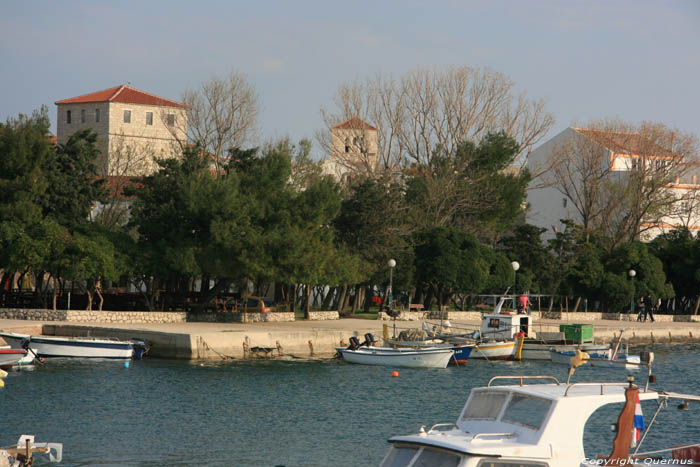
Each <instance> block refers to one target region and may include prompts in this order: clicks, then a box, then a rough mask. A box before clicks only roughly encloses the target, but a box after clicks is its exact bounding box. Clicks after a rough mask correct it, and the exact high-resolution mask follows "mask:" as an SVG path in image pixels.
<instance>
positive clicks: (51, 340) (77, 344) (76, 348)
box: [0, 332, 146, 359]
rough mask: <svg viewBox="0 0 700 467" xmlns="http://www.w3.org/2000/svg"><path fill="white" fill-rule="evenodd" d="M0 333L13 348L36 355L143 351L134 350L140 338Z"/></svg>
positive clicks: (122, 354) (118, 356) (95, 355)
mask: <svg viewBox="0 0 700 467" xmlns="http://www.w3.org/2000/svg"><path fill="white" fill-rule="evenodd" d="M0 337H1V338H2V339H4V340H5V342H7V344H9V345H10V347H12V348H13V349H20V350H27V351H29V353H32V354H33V355H34V356H35V357H38V358H57V357H69V358H108V359H129V358H133V357H135V356H136V357H137V358H140V356H141V355H142V352H143V351H140V350H137V352H136V353H135V352H134V345H136V346H137V347H139V348H142V347H143V348H145V347H146V346H145V342H143V341H134V340H131V341H125V340H119V339H110V338H92V337H60V336H35V335H29V334H15V333H7V332H0Z"/></svg>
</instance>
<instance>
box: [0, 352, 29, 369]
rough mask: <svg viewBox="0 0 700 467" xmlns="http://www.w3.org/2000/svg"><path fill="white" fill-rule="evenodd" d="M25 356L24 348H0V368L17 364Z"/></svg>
mask: <svg viewBox="0 0 700 467" xmlns="http://www.w3.org/2000/svg"><path fill="white" fill-rule="evenodd" d="M26 356H27V351H26V350H20V349H0V368H8V367H11V366H13V365H18V364H19V363H20V362H21V361H22V359H23V358H25V357H26Z"/></svg>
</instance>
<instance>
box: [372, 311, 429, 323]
mask: <svg viewBox="0 0 700 467" xmlns="http://www.w3.org/2000/svg"><path fill="white" fill-rule="evenodd" d="M427 317H428V315H427V314H426V312H423V311H401V312H399V315H398V316H397V317H396V321H420V320H422V319H425V318H427ZM377 319H378V320H379V321H391V320H393V319H394V318H392V317H391V316H389V315H387V314H386V313H385V312H383V311H380V312H379V313H378V314H377Z"/></svg>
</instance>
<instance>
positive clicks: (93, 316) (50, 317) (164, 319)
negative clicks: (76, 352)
mask: <svg viewBox="0 0 700 467" xmlns="http://www.w3.org/2000/svg"><path fill="white" fill-rule="evenodd" d="M339 318H340V317H339V315H338V312H337V311H312V312H311V315H310V320H311V321H323V320H337V319H339ZM0 319H19V320H27V321H66V322H76V323H79V322H86V323H114V324H120V323H121V324H150V323H153V324H170V323H187V322H204V323H242V322H244V320H243V313H240V312H238V313H234V312H223V313H220V312H178V311H97V310H91V311H88V310H56V311H54V310H44V309H29V308H6V309H0ZM294 320H295V319H294V313H291V312H273V313H247V316H246V321H245V322H248V323H260V322H284V321H294Z"/></svg>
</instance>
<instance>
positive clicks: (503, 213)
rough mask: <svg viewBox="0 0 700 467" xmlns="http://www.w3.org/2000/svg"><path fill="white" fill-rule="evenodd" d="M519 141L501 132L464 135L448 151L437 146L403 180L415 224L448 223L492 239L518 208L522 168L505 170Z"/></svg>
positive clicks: (517, 214)
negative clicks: (473, 138)
mask: <svg viewBox="0 0 700 467" xmlns="http://www.w3.org/2000/svg"><path fill="white" fill-rule="evenodd" d="M518 151H519V146H518V144H517V143H516V142H515V140H514V139H513V138H511V137H510V136H508V135H506V134H505V133H503V132H500V133H488V134H486V135H485V136H484V138H483V139H482V140H481V141H480V142H479V143H478V144H475V143H472V142H469V141H465V142H463V143H461V144H460V145H459V147H458V148H457V150H456V152H455V154H454V155H450V154H448V153H447V152H445V151H443V150H442V148H441V147H438V148H437V149H436V150H435V154H434V155H433V157H432V159H431V160H430V164H429V165H428V166H418V167H416V168H415V170H412V171H411V172H410V175H409V176H408V180H407V182H406V185H407V187H406V198H407V201H408V203H409V205H410V206H411V207H412V212H413V214H414V218H413V219H414V222H415V223H416V225H417V226H419V228H420V229H428V228H430V227H432V226H445V225H453V226H457V227H459V228H461V229H464V230H468V231H471V232H473V233H476V234H478V235H479V236H480V237H482V238H485V239H488V240H490V241H493V239H494V236H495V234H496V233H498V232H502V231H504V230H506V229H507V228H508V227H509V226H511V225H512V224H513V223H514V222H515V221H516V220H517V219H518V218H519V217H520V216H521V215H522V213H523V210H522V206H523V202H524V200H525V188H526V186H527V183H528V182H529V180H530V179H529V174H528V172H527V170H523V171H517V172H508V171H506V168H507V167H508V166H509V165H510V164H511V163H512V162H513V159H514V158H515V156H516V154H517V153H518Z"/></svg>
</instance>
